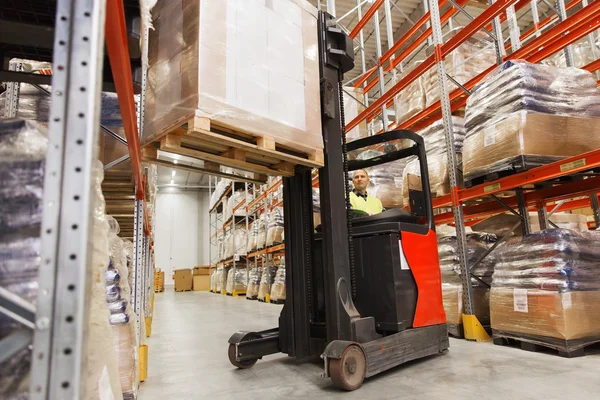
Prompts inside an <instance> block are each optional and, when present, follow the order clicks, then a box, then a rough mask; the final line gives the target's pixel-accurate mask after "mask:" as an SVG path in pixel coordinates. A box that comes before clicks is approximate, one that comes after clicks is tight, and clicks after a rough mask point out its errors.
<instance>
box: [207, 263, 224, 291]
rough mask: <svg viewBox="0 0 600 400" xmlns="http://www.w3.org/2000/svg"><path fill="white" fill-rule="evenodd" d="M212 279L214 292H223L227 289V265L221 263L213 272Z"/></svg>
mask: <svg viewBox="0 0 600 400" xmlns="http://www.w3.org/2000/svg"><path fill="white" fill-rule="evenodd" d="M211 280H212V285H213V292H215V293H221V292H222V291H223V290H225V284H224V280H225V281H226V280H227V271H226V270H225V267H223V266H222V265H219V266H218V267H217V269H216V270H215V272H214V273H213V274H212V277H211Z"/></svg>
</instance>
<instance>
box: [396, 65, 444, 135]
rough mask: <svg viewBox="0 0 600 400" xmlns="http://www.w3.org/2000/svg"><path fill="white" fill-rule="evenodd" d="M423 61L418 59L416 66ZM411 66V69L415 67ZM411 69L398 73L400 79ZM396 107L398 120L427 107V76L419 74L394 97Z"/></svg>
mask: <svg viewBox="0 0 600 400" xmlns="http://www.w3.org/2000/svg"><path fill="white" fill-rule="evenodd" d="M421 63H422V61H417V62H416V63H415V64H414V66H413V68H414V67H417V66H418V65H419V64H421ZM413 68H411V70H412V69H413ZM434 70H435V68H434ZM409 72H410V71H404V73H403V74H399V75H398V79H401V78H403V77H404V76H405V75H406V74H408V73H409ZM394 107H395V111H396V121H397V122H398V123H401V122H404V121H406V120H408V119H409V118H411V117H413V116H414V115H416V114H417V113H418V112H420V111H423V110H424V109H425V77H424V76H423V75H422V76H419V77H418V78H417V79H415V80H414V81H413V82H411V83H410V85H408V86H407V87H406V88H404V90H403V91H401V92H400V93H398V94H397V95H396V97H395V98H394Z"/></svg>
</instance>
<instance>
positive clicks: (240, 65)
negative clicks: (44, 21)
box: [141, 0, 323, 149]
mask: <svg viewBox="0 0 600 400" xmlns="http://www.w3.org/2000/svg"><path fill="white" fill-rule="evenodd" d="M152 16H153V21H152V24H153V26H154V29H153V30H151V31H150V38H149V50H148V59H149V69H148V85H147V92H146V96H147V97H146V112H145V123H144V133H143V137H142V140H141V142H142V145H144V144H147V143H149V142H151V141H155V140H158V139H159V138H160V137H161V136H163V135H164V134H165V133H167V131H169V130H171V129H173V128H177V127H179V126H180V125H181V124H184V123H186V122H187V121H188V120H190V119H192V118H194V116H200V117H208V118H210V120H211V124H212V123H213V122H214V123H217V124H220V125H221V126H226V127H228V128H233V129H235V130H238V131H242V132H248V133H250V134H252V135H254V136H269V137H274V138H275V139H276V141H277V143H279V144H282V145H285V146H288V147H291V148H297V149H322V148H323V140H322V135H321V109H320V92H319V68H318V51H317V47H318V46H317V10H316V8H315V7H314V6H312V5H310V3H309V2H307V1H303V0H274V1H267V2H256V1H234V0H227V1H223V0H202V1H200V0H190V1H183V0H176V1H162V2H159V3H158V4H157V5H156V7H154V9H153V11H152Z"/></svg>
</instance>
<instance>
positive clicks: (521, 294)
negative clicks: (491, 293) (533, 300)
mask: <svg viewBox="0 0 600 400" xmlns="http://www.w3.org/2000/svg"><path fill="white" fill-rule="evenodd" d="M513 290H514V292H513V299H514V306H515V307H514V308H515V311H517V312H523V313H526V312H529V306H528V304H527V289H513Z"/></svg>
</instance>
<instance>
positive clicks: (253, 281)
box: [246, 267, 262, 300]
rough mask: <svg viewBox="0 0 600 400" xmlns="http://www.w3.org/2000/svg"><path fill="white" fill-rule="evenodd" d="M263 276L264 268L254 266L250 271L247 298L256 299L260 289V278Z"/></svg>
mask: <svg viewBox="0 0 600 400" xmlns="http://www.w3.org/2000/svg"><path fill="white" fill-rule="evenodd" d="M261 276H262V268H260V267H254V268H252V269H250V272H249V273H248V289H247V290H246V298H248V299H250V300H256V299H257V298H258V291H259V289H260V278H261Z"/></svg>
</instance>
